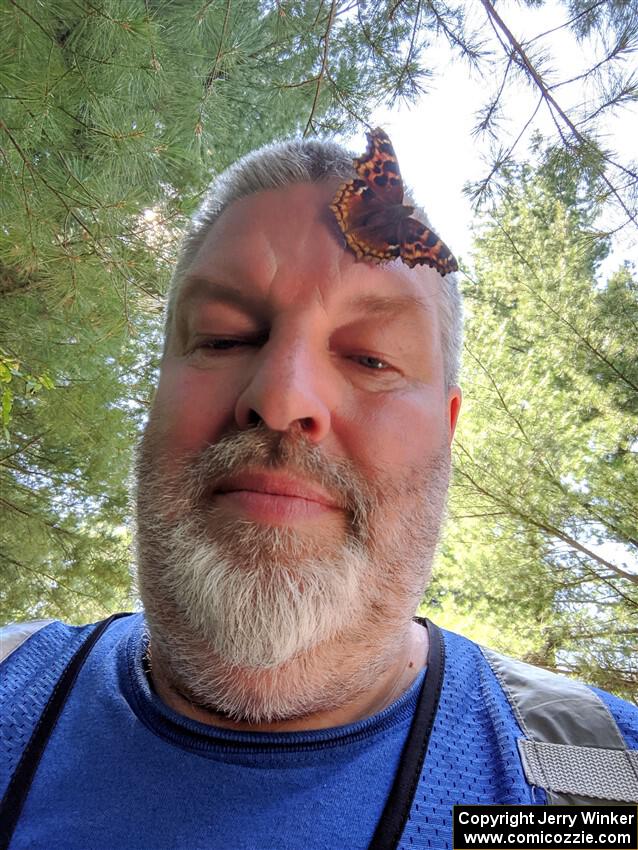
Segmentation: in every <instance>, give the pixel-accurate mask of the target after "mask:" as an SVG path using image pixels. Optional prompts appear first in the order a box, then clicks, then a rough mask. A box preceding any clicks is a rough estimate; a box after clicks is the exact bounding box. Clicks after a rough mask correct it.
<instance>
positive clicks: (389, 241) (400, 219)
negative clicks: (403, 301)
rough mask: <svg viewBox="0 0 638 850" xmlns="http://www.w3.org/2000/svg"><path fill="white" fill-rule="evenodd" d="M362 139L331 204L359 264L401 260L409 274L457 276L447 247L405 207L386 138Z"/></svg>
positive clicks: (394, 159) (375, 135) (375, 134)
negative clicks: (428, 270) (425, 271)
mask: <svg viewBox="0 0 638 850" xmlns="http://www.w3.org/2000/svg"><path fill="white" fill-rule="evenodd" d="M366 135H367V137H368V149H367V151H366V152H365V154H364V155H363V156H362V157H358V158H356V159H355V160H354V167H355V171H356V174H357V176H356V177H355V178H354V179H352V180H348V182H347V183H343V184H342V185H341V186H340V187H339V189H338V190H337V194H336V195H335V197H334V199H333V201H332V203H331V204H330V209H331V210H332V212H333V213H334V214H335V217H336V219H337V222H338V224H339V227H340V228H341V230H342V232H343V235H344V237H345V240H346V244H347V246H348V248H350V250H351V251H353V253H354V255H355V257H356V259H357V260H367V261H369V262H373V263H382V262H383V261H384V260H393V259H395V258H396V257H401V259H402V260H403V262H404V263H406V264H407V265H408V266H410V268H414V266H416V265H423V264H427V265H428V266H432V268H435V269H436V270H437V271H438V272H439V274H440V275H446V274H447V273H448V272H455V271H457V269H458V263H457V262H456V260H455V258H454V256H453V255H452V252H451V251H450V249H449V248H448V247H447V245H446V244H445V243H444V242H442V241H441V239H439V237H438V236H437V235H436V233H434V232H433V231H432V230H430V229H429V228H428V227H426V226H425V225H424V224H422V223H421V222H420V221H418V220H417V219H416V218H412V213H413V212H414V207H410V206H407V205H406V204H404V203H403V195H404V189H403V180H402V179H401V172H400V171H399V163H398V162H397V157H396V154H395V152H394V148H393V147H392V142H391V141H390V138H389V137H388V135H387V133H385V132H384V131H383V130H381V129H380V128H379V127H377V129H376V130H372V132H371V133H366Z"/></svg>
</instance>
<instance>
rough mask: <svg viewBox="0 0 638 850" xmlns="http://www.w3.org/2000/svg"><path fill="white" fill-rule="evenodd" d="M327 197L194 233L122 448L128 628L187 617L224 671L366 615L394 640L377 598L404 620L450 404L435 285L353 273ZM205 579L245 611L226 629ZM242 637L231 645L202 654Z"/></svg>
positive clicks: (371, 271) (430, 514)
mask: <svg viewBox="0 0 638 850" xmlns="http://www.w3.org/2000/svg"><path fill="white" fill-rule="evenodd" d="M334 191H335V184H327V185H326V184H322V185H309V184H301V185H295V186H292V187H290V188H288V189H285V190H273V191H267V192H262V193H259V194H257V195H253V196H251V197H248V198H244V199H242V200H240V201H237V202H235V203H233V204H232V205H231V206H230V207H229V208H228V209H227V210H226V211H225V212H224V213H223V214H222V216H221V217H220V218H219V219H218V220H217V222H216V223H215V224H214V225H213V227H212V228H211V230H210V231H209V233H208V235H207V237H206V240H205V241H204V243H203V245H202V247H201V248H200V250H199V252H198V253H197V255H196V256H195V258H194V260H193V262H192V264H191V266H190V268H189V269H188V270H187V272H186V275H185V278H184V281H183V283H182V285H181V289H180V292H179V295H178V298H177V301H176V305H175V314H174V322H173V326H172V328H171V330H170V338H169V342H168V346H167V352H166V355H165V358H164V361H163V363H162V370H161V377H160V382H159V387H158V390H157V395H156V398H155V402H154V405H153V409H152V413H151V417H150V422H149V425H148V428H147V433H146V435H145V438H144V441H143V445H142V449H141V454H140V457H141V461H140V481H139V520H140V529H139V538H140V577H141V585H142V590H143V596H144V595H146V596H148V597H150V598H148V599H147V598H145V599H144V601H145V605H146V608H147V611H148V609H149V606H150V607H151V608H153V607H154V608H155V609H160V608H162V609H163V610H164V611H170V613H169V614H164V615H163V620H162V628H163V629H164V630H166V629H170V623H169V621H170V618H180V617H181V618H182V620H184V618H187V619H188V622H189V624H190V627H191V628H192V630H193V632H194V633H196V632H197V631H199V632H200V633H202V632H204V636H205V638H206V640H207V641H208V642H209V645H212V646H213V647H215V648H216V649H217V650H218V651H219V652H220V653H221V654H223V653H224V652H226V653H227V654H228V655H229V656H233V657H229V658H228V659H227V660H228V661H229V663H234V664H239V665H241V664H242V663H243V664H249V665H250V664H255V665H256V666H260V665H261V666H268V665H269V664H270V665H276V664H280V663H283V662H285V661H286V660H287V659H289V658H290V657H292V656H294V655H295V654H298V653H299V652H300V651H304V650H307V649H310V648H311V646H312V644H313V642H316V641H321V640H323V639H334V638H335V635H337V636H338V635H339V634H341V635H342V636H344V635H346V634H347V632H348V628H349V627H354V624H355V622H356V625H357V628H360V627H362V622H361V621H362V619H363V618H364V617H365V616H366V610H367V611H368V612H369V611H370V608H371V607H372V608H375V610H377V612H379V611H381V612H382V609H383V607H384V605H386V604H387V610H388V612H393V613H389V614H388V617H389V618H390V619H392V617H393V618H394V620H395V621H396V619H397V616H398V615H397V611H396V610H395V609H396V606H394V607H393V599H392V594H393V588H395V587H396V588H400V590H399V589H397V590H396V593H397V594H398V595H399V596H400V599H399V600H398V605H399V607H401V606H403V608H406V606H407V610H405V612H404V616H405V617H406V618H408V619H409V617H411V616H412V614H413V613H414V606H415V605H416V604H417V602H418V598H419V594H420V592H422V589H423V585H424V582H425V580H426V579H427V574H428V570H429V562H430V560H431V556H432V551H433V548H434V545H435V540H436V534H437V533H438V527H439V525H440V521H441V515H442V512H443V501H444V495H445V490H446V487H447V475H448V470H449V456H450V441H451V438H452V434H453V430H454V425H455V421H456V416H457V413H458V408H459V404H460V395H459V392H458V390H456V389H455V390H452V391H449V392H448V391H447V390H446V387H445V384H444V378H443V360H442V352H441V344H440V328H439V310H438V299H439V288H440V286H441V278H440V277H439V276H438V274H437V273H435V272H434V271H432V270H430V269H423V268H421V269H417V270H411V269H408V268H407V267H406V266H404V265H402V264H401V263H398V262H395V263H390V264H384V265H378V266H372V265H369V264H367V263H355V262H354V258H353V257H352V255H351V254H350V253H348V252H346V251H345V250H344V249H343V247H342V246H341V244H340V241H339V235H338V233H337V234H336V235H335V230H334V222H332V220H331V215H330V213H329V211H328V204H329V203H330V200H331V198H332V196H333V194H334ZM424 526H427V527H426V528H424ZM195 538H196V541H197V542H196V545H195V544H193V539H195ZM160 539H161V541H163V542H159V543H158V546H157V547H156V548H155V549H153V544H154V543H155V542H157V541H160ZM191 544H192V545H191ZM189 547H190V549H189ZM158 549H161V550H162V551H158ZM177 549H179V550H180V555H179V566H177V565H176V563H175V559H176V558H177V557H178V556H177V555H176V554H174V550H177ZM169 550H170V551H169ZM187 561H188V562H189V563H187ZM219 561H221V562H223V565H224V566H223V569H224V571H225V575H226V577H227V578H228V577H229V576H230V577H231V578H232V580H233V581H235V582H236V583H235V584H233V590H232V593H230V594H229V595H228V596H229V601H228V602H224V603H223V604H224V605H226V606H227V607H229V606H233V602H232V595H233V594H235V604H234V606H233V607H234V608H235V609H241V607H242V605H243V604H246V605H248V606H250V607H252V614H250V611H249V614H250V616H249V617H246V616H245V617H244V619H243V620H241V612H240V614H239V615H238V614H237V611H235V612H234V613H233V612H229V611H225V612H224V611H220V609H219V605H220V602H219V598H220V596H223V593H222V592H221V591H220V590H219V587H218V586H217V585H215V589H214V590H213V589H212V584H211V582H212V583H213V584H214V582H213V579H212V578H211V575H212V573H213V572H214V571H215V570H216V569H217V565H218V564H217V562H219ZM151 562H152V563H151ZM162 562H163V563H162ZM195 562H196V565H195V566H194V565H193V564H194V563H195ZM213 562H214V563H213ZM167 573H169V574H170V581H168V580H166V578H165V577H166V574H167ZM248 574H250V579H249V578H248ZM182 581H183V582H184V585H189V587H190V588H191V591H190V592H187V591H186V590H185V587H184V586H180V582H182ZM215 581H216V579H215ZM246 581H247V582H249V584H248V585H246V586H245V585H244V584H243V582H246ZM158 582H159V583H160V584H162V585H163V586H162V590H161V592H160V591H157V593H155V590H156V587H157V585H158ZM250 582H252V583H250ZM169 585H170V586H169ZM247 588H249V589H247ZM258 588H261V590H259V593H260V594H261V595H255V594H256V593H257V589H258ZM264 588H266V591H267V592H266V591H264ZM207 590H208V594H207ZM313 593H314V597H316V598H314V602H313V601H312V598H313ZM171 594H172V598H171ZM237 594H239V595H240V598H239V599H237ZM207 595H208V600H209V601H208V602H205V601H204V598H205V597H207ZM242 595H243V597H242ZM275 597H277V598H275ZM293 597H294V598H293ZM304 597H307V599H304ZM211 599H212V600H213V601H212V602H211V601H210V600H211ZM180 600H181V602H180ZM215 600H216V601H215ZM210 604H212V605H214V606H217V607H216V608H215V611H214V612H212V613H211V610H210V607H209V608H207V607H206V605H210ZM198 606H199V613H197V614H196V613H193V612H194V609H195V608H197V607H198ZM257 606H260V607H264V606H266V607H268V606H270V610H268V611H265V612H258V611H257V610H256V608H257ZM304 606H306V607H304ZM308 606H310V607H308ZM326 606H327V607H328V608H332V612H330V611H329V612H328V613H327V614H326V616H325V617H323V614H321V612H320V611H319V609H322V610H325V608H326ZM297 609H299V610H298V611H297ZM336 609H338V610H336ZM291 610H293V611H297V614H295V615H294V616H292V619H290V613H289V612H290V611H291ZM149 613H150V621H151V624H153V620H154V616H155V620H156V621H157V622H159V620H161V619H162V616H160V613H159V612H158V613H157V614H156V615H154V612H153V610H151V611H150V612H149ZM260 614H261V619H262V620H263V622H262V623H261V626H260V625H259V623H257V624H255V620H260ZM238 616H239V617H240V619H239V620H238V619H237V617H238ZM380 616H382V614H381V615H380ZM277 617H279V618H280V620H282V622H279V623H277V622H275V621H276V619H277ZM286 617H288V618H289V619H286ZM322 617H323V619H322ZM211 619H216V620H217V623H213V624H211V623H210V622H209V621H210V620H211ZM220 621H223V623H224V624H225V625H223V626H221V625H220ZM249 623H250V628H252V629H253V632H252V633H251V635H250V639H249V640H247V641H245V642H244V643H243V644H242V641H241V638H240V636H239V635H235V636H232V635H231V636H230V637H229V636H228V634H226V635H225V637H223V636H222V637H220V635H219V632H220V631H225V632H226V633H227V632H228V631H229V630H232V629H235V630H236V631H241V630H242V629H243V630H244V631H245V630H246V629H247V628H249ZM183 627H184V625H183V623H182V625H180V628H183ZM269 627H270V630H271V632H272V634H271V635H270V636H269V637H268V639H267V640H266V639H264V640H263V641H262V644H263V645H262V646H261V648H259V642H260V636H259V635H258V634H257V631H258V629H259V628H263V629H264V630H268V628H269ZM295 630H296V631H297V632H299V631H304V630H305V633H304V635H303V636H302V637H300V636H299V635H295V634H287V635H284V634H283V632H284V631H287V632H294V631H295ZM278 635H279V637H277V636H278ZM277 641H279V643H277ZM250 647H253V648H255V647H257V648H255V649H254V652H253V654H252V657H250V656H251V650H250ZM242 654H243V657H242Z"/></svg>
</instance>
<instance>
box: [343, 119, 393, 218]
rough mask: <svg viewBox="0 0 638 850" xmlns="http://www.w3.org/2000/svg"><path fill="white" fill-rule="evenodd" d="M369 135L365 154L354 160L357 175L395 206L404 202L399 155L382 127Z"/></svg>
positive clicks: (384, 199)
mask: <svg viewBox="0 0 638 850" xmlns="http://www.w3.org/2000/svg"><path fill="white" fill-rule="evenodd" d="M366 136H367V137H368V149H367V150H366V152H365V153H364V155H363V156H361V157H359V158H358V159H355V160H354V167H355V170H356V172H357V177H359V178H360V179H361V180H363V181H364V183H365V184H366V185H367V186H369V187H370V189H372V190H373V191H374V193H375V195H376V196H377V197H378V198H379V200H380V201H382V202H383V203H385V204H388V205H391V206H394V205H397V204H402V203H403V180H402V179H401V172H400V170H399V163H398V161H397V156H396V154H395V152H394V148H393V147H392V142H391V141H390V138H389V136H388V134H387V133H385V132H384V131H383V130H382V129H381V128H380V127H377V128H376V130H373V131H372V132H371V133H366Z"/></svg>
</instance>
